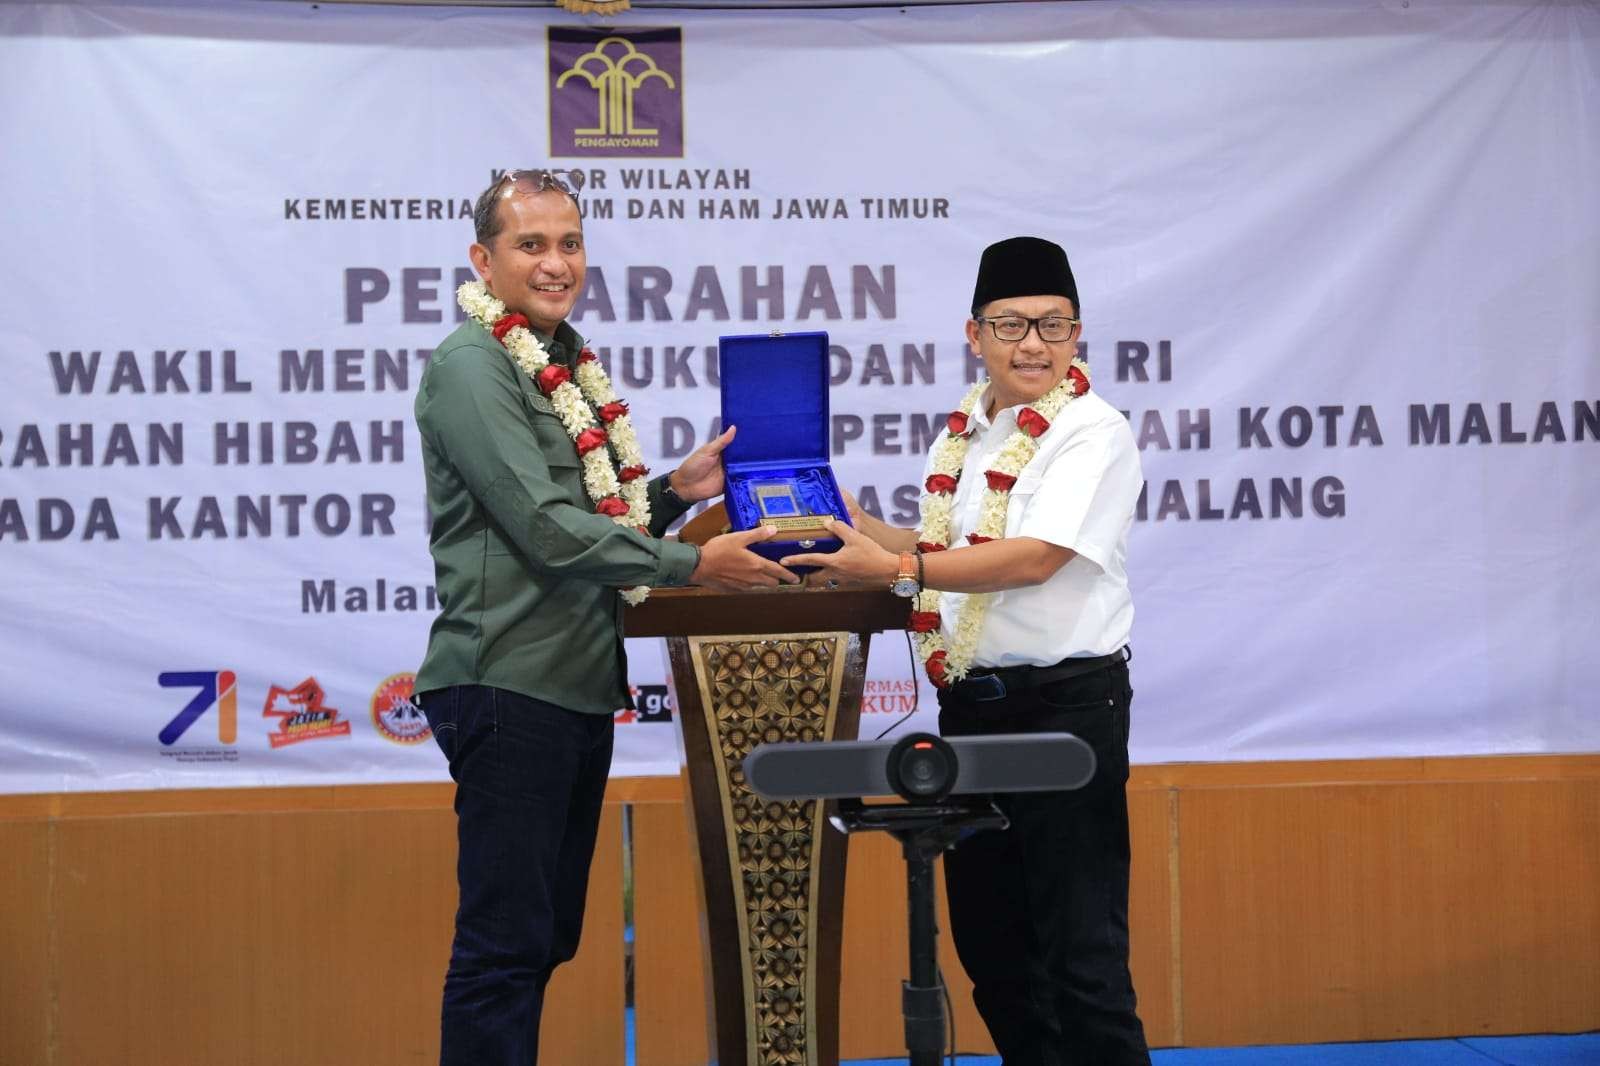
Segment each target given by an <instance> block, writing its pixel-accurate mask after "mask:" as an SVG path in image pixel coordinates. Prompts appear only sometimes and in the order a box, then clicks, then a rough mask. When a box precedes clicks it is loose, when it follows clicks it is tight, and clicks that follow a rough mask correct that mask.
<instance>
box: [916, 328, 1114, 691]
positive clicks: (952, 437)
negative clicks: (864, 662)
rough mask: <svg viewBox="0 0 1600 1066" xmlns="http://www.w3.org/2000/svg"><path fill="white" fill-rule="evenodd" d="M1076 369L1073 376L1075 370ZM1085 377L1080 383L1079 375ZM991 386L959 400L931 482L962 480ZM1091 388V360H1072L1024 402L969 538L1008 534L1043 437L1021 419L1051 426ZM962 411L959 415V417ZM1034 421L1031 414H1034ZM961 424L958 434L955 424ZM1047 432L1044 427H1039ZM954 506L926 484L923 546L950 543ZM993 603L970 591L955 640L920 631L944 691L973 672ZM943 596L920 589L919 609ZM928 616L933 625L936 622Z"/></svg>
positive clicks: (947, 493)
mask: <svg viewBox="0 0 1600 1066" xmlns="http://www.w3.org/2000/svg"><path fill="white" fill-rule="evenodd" d="M1074 371H1076V373H1074ZM1079 378H1081V379H1082V383H1083V384H1082V386H1081V387H1080V386H1079V384H1078V379H1079ZM987 387H988V383H987V382H981V381H980V382H979V383H978V384H976V385H974V386H973V387H972V388H971V389H970V390H968V392H967V394H966V396H964V397H962V399H961V403H960V405H959V406H958V407H957V408H956V414H955V415H952V416H951V422H952V425H951V426H950V427H949V428H950V432H949V433H948V434H947V435H946V436H945V437H944V439H943V440H941V441H940V442H939V443H938V444H937V445H936V446H935V448H934V452H933V464H932V465H933V473H932V474H931V475H930V476H929V478H928V482H929V484H930V485H934V484H938V483H936V482H935V480H934V479H935V478H937V477H939V476H940V475H943V476H944V478H947V479H948V482H947V484H948V485H950V486H953V485H954V484H955V483H956V482H958V481H959V480H960V479H961V471H962V469H963V467H964V466H965V465H966V459H967V448H968V447H969V446H970V445H971V443H972V433H973V430H972V428H971V426H970V425H969V422H970V420H971V417H972V412H973V411H974V410H975V409H976V408H977V406H978V400H979V399H980V398H981V397H982V396H983V393H984V390H985V389H986V388H987ZM1088 387H1089V364H1088V363H1086V362H1084V361H1083V360H1082V359H1074V360H1073V361H1072V365H1071V367H1069V369H1068V373H1067V376H1065V377H1063V378H1062V379H1061V381H1060V382H1059V383H1057V385H1056V386H1055V387H1054V388H1053V389H1051V390H1050V391H1049V392H1047V393H1045V394H1044V395H1043V396H1041V397H1040V398H1039V399H1038V400H1037V401H1035V402H1033V403H1031V404H1028V405H1026V406H1025V407H1024V408H1023V410H1022V411H1019V412H1018V418H1019V422H1018V426H1017V429H1016V430H1015V431H1014V432H1013V433H1012V434H1011V436H1010V437H1008V438H1007V439H1006V442H1005V444H1004V445H1003V446H1002V447H1001V448H1000V451H999V453H998V454H997V455H996V456H995V459H994V463H993V465H991V466H990V467H989V469H988V470H987V471H985V474H986V475H987V474H997V475H1001V476H1000V477H999V478H996V479H991V480H990V483H989V485H988V486H987V487H986V488H985V489H984V490H983V496H982V498H981V500H980V502H979V504H978V526H977V528H976V529H974V530H973V531H972V534H969V536H973V535H975V536H976V537H978V538H979V540H978V543H981V542H982V541H983V540H1001V539H1003V538H1004V537H1005V535H1006V509H1007V507H1009V505H1010V503H1011V485H1013V484H1015V482H1016V479H1017V477H1018V475H1020V474H1021V473H1022V470H1023V468H1024V467H1026V466H1027V465H1028V464H1029V463H1030V462H1032V461H1033V457H1034V456H1035V455H1037V454H1038V451H1039V440H1038V437H1037V436H1035V435H1034V434H1032V433H1030V432H1028V430H1027V428H1026V427H1025V426H1023V425H1022V423H1021V420H1022V419H1023V418H1024V417H1026V412H1028V410H1029V408H1031V409H1032V411H1033V412H1037V414H1038V415H1040V416H1042V417H1043V419H1044V421H1045V423H1046V426H1047V427H1048V423H1050V422H1052V421H1054V420H1055V417H1056V415H1058V414H1060V413H1061V409H1062V408H1063V407H1065V406H1066V405H1067V404H1068V403H1070V402H1071V401H1072V400H1073V399H1075V398H1076V397H1077V396H1079V395H1081V394H1082V393H1083V392H1086V391H1088ZM958 416H959V418H958ZM1029 421H1030V422H1031V421H1032V419H1029ZM958 422H959V425H960V427H961V429H962V431H961V432H959V433H958V432H956V431H955V430H956V425H955V423H958ZM1040 432H1043V430H1040ZM996 480H998V481H1000V482H1001V483H1002V484H1003V486H1004V487H996V485H995V483H994V482H995V481H996ZM954 507H955V489H954V488H953V487H949V488H944V487H941V488H939V489H938V490H935V489H934V488H931V487H930V488H927V489H926V490H925V491H924V492H923V495H922V503H921V525H920V526H919V528H918V532H917V541H918V543H919V544H923V545H927V546H928V547H929V548H932V549H933V550H940V549H944V548H948V547H950V530H951V520H952V516H953V511H954ZM993 600H994V594H993V593H988V592H984V593H976V592H975V593H969V594H967V595H966V597H965V599H964V601H963V603H962V604H961V607H960V610H959V611H958V612H957V614H956V618H955V621H954V624H953V625H952V626H951V629H952V630H953V632H952V635H951V639H950V641H949V642H946V640H945V636H944V632H943V628H942V626H940V625H932V627H931V628H929V629H928V630H927V631H926V632H921V633H918V634H917V644H918V650H919V651H920V653H921V655H922V663H923V668H924V669H925V670H927V672H928V676H929V678H930V679H931V680H932V681H933V682H934V684H936V685H939V686H940V687H941V688H942V687H944V686H945V685H948V684H951V683H953V682H956V681H959V680H961V679H962V678H963V677H966V676H967V673H968V671H970V670H971V669H972V662H973V659H975V658H976V657H977V653H978V640H979V638H980V637H981V636H982V635H983V622H984V618H985V616H986V615H987V614H988V612H989V606H990V604H991V603H992V602H993ZM939 601H940V593H939V592H938V591H937V590H936V589H923V590H922V591H921V592H920V593H918V594H917V600H916V611H917V612H918V613H920V614H923V615H925V616H931V615H937V614H939ZM928 621H929V622H930V623H931V622H932V619H931V618H929V619H928Z"/></svg>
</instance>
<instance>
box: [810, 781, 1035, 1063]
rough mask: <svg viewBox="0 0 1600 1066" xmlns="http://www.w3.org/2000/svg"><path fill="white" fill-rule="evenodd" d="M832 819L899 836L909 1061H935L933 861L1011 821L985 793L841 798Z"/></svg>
mask: <svg viewBox="0 0 1600 1066" xmlns="http://www.w3.org/2000/svg"><path fill="white" fill-rule="evenodd" d="M830 821H831V822H832V823H833V825H834V827H835V828H837V829H839V830H840V831H841V832H845V833H857V832H861V831H864V830H869V829H881V830H883V831H885V832H887V833H888V834H889V835H890V836H892V837H894V838H895V839H896V840H898V841H899V842H900V850H901V852H902V854H903V855H904V856H905V860H906V894H907V904H908V906H907V917H908V920H909V925H910V933H911V976H910V979H909V980H907V981H905V982H903V983H902V984H901V999H900V1007H901V1013H902V1014H904V1016H905V1030H906V1050H907V1051H908V1052H909V1053H910V1066H939V1060H940V1058H942V1057H943V1055H944V1050H945V1047H944V1033H945V1014H944V1000H943V999H942V998H941V997H940V983H939V956H938V942H939V928H938V922H937V920H936V919H935V908H934V893H933V863H934V860H935V859H937V858H938V857H939V855H940V854H941V853H943V852H945V851H948V850H950V848H952V847H954V846H955V843H956V841H958V840H960V839H961V838H962V837H964V836H967V835H968V834H970V833H976V832H978V831H980V830H984V829H1004V828H1006V826H1007V825H1008V824H1009V823H1008V822H1007V820H1006V816H1005V815H1004V814H1002V813H1000V808H998V807H996V806H995V805H994V803H993V802H992V801H990V800H989V799H988V798H987V797H979V796H975V797H971V798H967V799H962V800H950V801H946V802H943V803H938V804H928V805H904V804H885V805H876V804H875V805H870V806H869V805H867V804H864V803H862V802H861V801H860V800H858V799H845V800H840V801H839V808H838V812H837V813H836V814H834V815H833V816H832V817H831V818H830Z"/></svg>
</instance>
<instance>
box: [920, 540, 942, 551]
mask: <svg viewBox="0 0 1600 1066" xmlns="http://www.w3.org/2000/svg"><path fill="white" fill-rule="evenodd" d="M944 549H945V546H944V545H943V544H935V543H934V542H933V541H931V540H919V541H917V550H918V551H920V552H922V553H923V554H927V553H928V552H942V551H944Z"/></svg>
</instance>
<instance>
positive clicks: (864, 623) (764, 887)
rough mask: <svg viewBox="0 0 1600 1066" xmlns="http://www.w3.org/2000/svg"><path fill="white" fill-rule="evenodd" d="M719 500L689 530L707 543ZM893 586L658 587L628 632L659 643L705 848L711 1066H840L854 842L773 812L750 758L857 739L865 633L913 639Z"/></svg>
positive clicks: (806, 806)
mask: <svg viewBox="0 0 1600 1066" xmlns="http://www.w3.org/2000/svg"><path fill="white" fill-rule="evenodd" d="M725 521H726V519H725V516H724V515H723V512H722V509H721V507H720V506H718V507H713V508H711V509H710V510H708V511H706V512H704V513H703V514H701V515H700V516H699V517H698V518H696V519H695V520H694V521H693V522H690V523H689V524H688V525H686V526H685V527H684V531H683V534H682V537H683V539H684V540H687V541H693V542H696V543H703V542H704V541H705V540H707V539H709V538H710V537H711V536H713V535H715V534H716V533H718V532H720V531H721V529H722V526H723V523H724V522H725ZM909 609H910V601H908V600H905V599H902V598H900V597H897V596H894V595H893V594H891V593H890V592H889V591H888V590H887V589H861V588H840V589H825V588H814V587H799V588H795V587H790V588H787V589H782V590H773V591H770V592H753V593H746V594H725V593H717V592H712V591H709V590H705V589H698V588H687V589H656V590H654V591H652V592H651V594H650V598H649V599H648V600H647V601H645V602H644V603H643V604H641V605H639V606H638V607H632V608H629V609H628V613H627V634H628V636H630V637H666V638H667V650H668V656H669V658H670V660H671V663H672V689H673V702H674V705H675V707H676V708H677V720H678V723H679V728H680V729H681V730H682V733H683V746H684V752H685V757H686V761H687V764H688V765H687V777H688V785H689V797H688V799H689V804H688V805H689V809H690V811H691V812H692V816H693V820H694V832H693V834H692V839H693V840H694V841H695V845H696V848H697V850H698V853H699V871H700V886H701V890H702V891H701V901H702V904H703V911H702V913H703V914H704V916H705V917H704V921H705V927H704V928H705V932H706V952H707V967H706V972H707V974H708V975H709V981H710V986H709V987H708V989H707V997H708V1005H709V1011H710V1017H711V1021H712V1025H711V1037H712V1041H711V1042H712V1054H713V1061H714V1062H715V1063H717V1066H837V1063H838V1062H839V947H840V936H841V933H842V927H843V924H844V922H843V918H844V874H845V851H846V841H847V839H848V838H846V837H845V836H844V835H843V834H842V833H838V832H835V831H834V830H832V829H831V828H829V826H828V825H827V821H826V817H827V813H828V810H827V806H828V805H826V804H822V803H817V802H815V801H807V802H788V803H769V802H766V801H764V800H762V799H761V797H759V796H757V795H756V794H755V793H754V792H752V791H751V790H750V789H749V787H748V786H747V785H746V784H745V780H744V774H743V771H742V769H741V766H742V763H743V761H744V757H745V756H746V755H748V754H750V752H751V751H752V750H754V749H755V748H756V747H757V746H758V745H760V744H764V743H773V742H777V741H796V740H797V741H822V740H853V739H855V737H856V727H857V723H858V721H859V716H860V713H861V696H862V690H863V687H864V685H865V682H866V667H867V649H868V644H869V640H870V637H871V634H872V633H875V632H878V631H880V630H886V629H904V628H905V625H906V621H907V615H908V612H909Z"/></svg>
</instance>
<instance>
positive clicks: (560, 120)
mask: <svg viewBox="0 0 1600 1066" xmlns="http://www.w3.org/2000/svg"><path fill="white" fill-rule="evenodd" d="M549 33H550V36H549V50H550V85H549V90H550V155H551V156H552V157H557V156H563V157H572V156H665V157H668V158H681V157H682V156H683V31H682V30H681V29H677V28H671V29H662V28H657V29H629V30H614V29H613V30H608V29H587V28H583V27H575V26H551V27H550V30H549Z"/></svg>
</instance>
